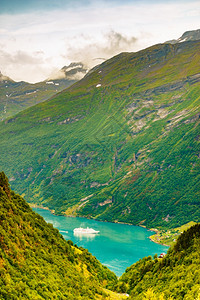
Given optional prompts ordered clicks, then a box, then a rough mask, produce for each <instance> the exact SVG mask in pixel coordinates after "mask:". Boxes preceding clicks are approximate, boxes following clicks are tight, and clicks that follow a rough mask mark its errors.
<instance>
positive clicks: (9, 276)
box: [0, 172, 121, 300]
mask: <svg viewBox="0 0 200 300" xmlns="http://www.w3.org/2000/svg"><path fill="white" fill-rule="evenodd" d="M116 282H117V278H116V276H115V274H114V273H112V272H111V271H109V270H108V269H107V268H106V267H104V266H102V265H101V264H100V262H99V261H97V259H96V258H95V257H93V256H92V255H91V254H90V253H89V252H88V251H87V250H85V249H83V248H78V247H77V246H76V245H73V243H72V242H71V241H65V240H64V238H63V237H62V235H61V234H60V233H59V231H58V230H57V229H55V228H53V226H52V225H51V224H47V223H46V222H45V221H44V219H43V218H42V217H41V216H39V215H38V214H36V213H34V212H33V211H32V209H31V208H30V207H29V205H28V204H27V203H26V202H25V200H24V199H23V198H22V197H20V196H19V195H17V194H15V193H14V192H13V191H11V190H10V187H9V184H8V180H7V178H6V176H5V174H4V173H3V172H2V173H0V299H30V300H33V299H74V300H78V299H84V300H86V299H107V293H106V292H105V291H104V290H103V288H112V287H113V286H114V285H115V284H116ZM113 294H114V293H113ZM116 297H117V296H116ZM108 299H110V298H108ZM119 299H121V298H119Z"/></svg>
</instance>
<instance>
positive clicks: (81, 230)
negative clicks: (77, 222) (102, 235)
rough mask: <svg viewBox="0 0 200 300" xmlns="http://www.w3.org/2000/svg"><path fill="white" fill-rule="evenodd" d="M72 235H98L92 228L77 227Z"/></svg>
mask: <svg viewBox="0 0 200 300" xmlns="http://www.w3.org/2000/svg"><path fill="white" fill-rule="evenodd" d="M74 233H79V234H80V233H81V234H97V233H99V231H98V230H94V229H93V228H89V227H87V228H82V227H79V228H75V229H74Z"/></svg>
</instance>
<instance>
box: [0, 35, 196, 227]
mask: <svg viewBox="0 0 200 300" xmlns="http://www.w3.org/2000/svg"><path fill="white" fill-rule="evenodd" d="M199 49H200V42H199V41H191V42H183V43H179V44H175V45H171V44H158V45H155V46H152V47H149V48H147V49H144V50H142V51H139V52H138V53H122V54H119V55H117V56H115V57H113V58H111V59H110V60H108V61H106V62H104V63H102V64H101V65H99V66H98V67H96V68H95V69H94V70H93V71H92V72H89V74H88V75H86V76H85V77H84V78H83V79H82V80H80V81H79V82H77V83H75V84H74V85H73V86H71V87H70V88H68V89H66V90H65V91H63V92H61V93H59V94H57V95H56V96H55V97H52V98H51V99H49V100H47V101H46V102H43V103H41V104H38V105H36V106H34V107H31V108H29V109H27V110H26V111H23V112H21V113H19V114H18V115H16V116H15V117H13V118H11V119H8V120H6V122H5V123H2V124H1V126H0V132H1V136H2V138H1V143H2V145H6V147H7V149H9V153H7V152H6V153H4V152H2V160H1V166H2V168H4V169H5V170H6V172H7V173H8V174H9V177H10V178H11V179H12V186H13V187H14V188H15V189H17V191H19V192H20V193H23V194H24V196H25V197H26V198H27V200H29V198H31V201H32V202H35V203H37V204H42V205H44V206H48V207H49V208H50V209H55V211H56V213H57V214H61V213H62V214H67V215H79V216H84V217H89V218H97V219H99V220H103V221H112V222H125V223H130V224H136V225H145V226H147V227H156V226H157V227H159V226H161V227H174V226H175V227H176V226H179V225H180V224H183V223H186V222H189V221H191V220H193V221H198V220H199V209H198V186H199V183H198V176H199V175H198V168H199V158H198V151H199V139H198V131H199V105H198V103H199V96H198V95H199V61H200V57H199V52H200V51H199ZM8 138H9V141H8ZM9 143H14V145H15V147H14V148H13V147H12V148H11V147H10V146H9ZM33 149H35V150H33ZM36 150H37V151H36ZM26 153H29V155H28V156H27V155H26ZM4 157H6V159H7V164H5V163H4ZM13 157H16V165H15V166H13V165H12V163H11V162H12V158H13ZM181 178H184V180H185V181H184V182H182V181H181Z"/></svg>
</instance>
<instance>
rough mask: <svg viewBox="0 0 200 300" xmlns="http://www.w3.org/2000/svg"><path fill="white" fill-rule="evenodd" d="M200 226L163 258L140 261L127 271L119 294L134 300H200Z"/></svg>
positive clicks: (186, 235) (188, 232)
mask: <svg viewBox="0 0 200 300" xmlns="http://www.w3.org/2000/svg"><path fill="white" fill-rule="evenodd" d="M199 246H200V224H197V225H195V226H192V227H191V228H190V229H188V230H187V231H185V232H184V233H183V234H181V236H180V237H179V238H178V240H177V242H176V244H175V245H174V246H173V247H172V248H170V249H169V250H168V253H167V255H166V256H165V257H164V258H156V257H155V259H154V260H153V259H152V258H151V257H146V258H143V259H141V260H140V261H139V262H137V263H136V264H134V265H132V266H131V267H130V268H128V269H127V270H126V272H125V273H124V274H123V275H122V277H121V278H120V280H119V284H118V285H119V290H122V291H123V292H125V291H128V292H129V293H130V297H129V299H134V300H137V299H138V300H139V299H141V300H144V299H146V300H147V299H149V300H150V299H151V300H154V299H155V300H158V299H160V300H165V299H171V300H172V299H176V300H182V299H185V300H186V299H187V300H198V299H199V297H200V252H199Z"/></svg>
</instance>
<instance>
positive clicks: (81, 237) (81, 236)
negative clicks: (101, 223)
mask: <svg viewBox="0 0 200 300" xmlns="http://www.w3.org/2000/svg"><path fill="white" fill-rule="evenodd" d="M74 236H75V237H77V238H78V239H79V240H80V241H82V240H86V241H91V240H94V239H95V236H96V235H95V234H92V233H81V232H74Z"/></svg>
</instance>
